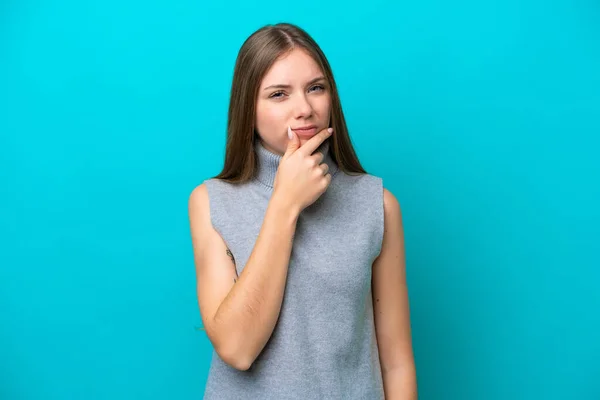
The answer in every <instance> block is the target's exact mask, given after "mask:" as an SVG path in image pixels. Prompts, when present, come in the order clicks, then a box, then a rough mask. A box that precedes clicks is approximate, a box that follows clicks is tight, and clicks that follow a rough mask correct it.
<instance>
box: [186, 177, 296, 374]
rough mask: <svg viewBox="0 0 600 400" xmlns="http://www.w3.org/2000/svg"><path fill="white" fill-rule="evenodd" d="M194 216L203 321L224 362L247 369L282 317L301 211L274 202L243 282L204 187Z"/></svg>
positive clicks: (193, 199)
mask: <svg viewBox="0 0 600 400" xmlns="http://www.w3.org/2000/svg"><path fill="white" fill-rule="evenodd" d="M189 216H190V224H191V233H192V244H193V248H194V258H195V264H196V276H197V292H198V304H199V307H200V312H201V315H202V323H203V324H204V327H205V329H206V333H207V335H208V337H209V339H210V341H211V342H212V344H213V347H214V348H215V351H216V352H217V353H218V354H219V356H220V357H221V359H223V361H225V362H226V363H227V364H229V365H231V366H233V367H234V368H237V369H240V370H247V369H248V368H250V366H251V365H252V362H254V360H255V358H256V357H257V356H258V354H259V353H260V352H261V351H262V349H263V347H264V346H265V344H266V343H267V341H268V340H269V338H270V336H271V334H272V332H273V329H274V327H275V324H276V322H277V319H278V318H279V311H280V309H281V303H282V299H283V293H284V288H285V283H286V279H287V272H288V264H289V259H290V253H291V250H292V241H293V236H294V232H295V231H296V222H297V219H298V213H297V212H296V211H294V210H293V209H292V208H291V207H289V206H288V205H286V204H285V203H284V202H283V201H279V200H278V198H275V197H272V198H271V201H270V202H269V205H268V207H267V211H266V213H265V217H264V220H263V224H262V227H261V230H260V233H259V235H258V238H257V240H256V243H255V245H254V249H253V250H252V253H251V255H250V257H249V258H248V262H247V263H246V265H245V267H244V270H243V272H242V274H240V276H239V278H238V277H237V275H236V269H235V260H234V257H233V255H232V254H231V252H230V251H229V249H228V248H227V246H226V245H225V242H224V241H223V238H221V236H220V235H219V233H218V232H217V231H216V230H215V229H214V228H213V226H212V224H211V222H210V210H209V201H208V193H207V190H206V187H205V185H204V184H202V185H200V186H198V187H197V188H196V189H194V191H193V192H192V194H191V195H190V199H189Z"/></svg>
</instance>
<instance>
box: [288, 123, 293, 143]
mask: <svg viewBox="0 0 600 400" xmlns="http://www.w3.org/2000/svg"><path fill="white" fill-rule="evenodd" d="M288 138H290V140H292V128H290V126H289V125H288Z"/></svg>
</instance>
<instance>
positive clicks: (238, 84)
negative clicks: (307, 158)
mask: <svg viewBox="0 0 600 400" xmlns="http://www.w3.org/2000/svg"><path fill="white" fill-rule="evenodd" d="M295 48H302V49H303V50H305V51H306V52H307V53H308V54H309V55H310V56H311V57H312V58H313V59H314V60H315V62H316V63H317V65H319V66H320V67H321V70H322V71H323V74H324V75H325V78H326V79H327V81H328V84H329V87H330V96H331V118H330V127H333V129H334V131H333V132H334V133H333V135H332V136H331V137H330V138H329V139H327V140H330V141H331V142H330V151H331V157H332V159H333V161H335V163H336V164H337V165H338V167H339V169H340V170H341V171H344V172H346V173H348V174H365V173H366V171H365V170H364V169H363V167H362V166H361V164H360V162H359V160H358V157H357V155H356V152H355V151H354V147H353V146H352V142H351V140H350V136H349V135H348V128H347V127H346V120H345V118H344V113H343V111H342V105H341V101H340V98H339V94H338V91H337V87H336V84H335V80H334V78H333V73H332V71H331V67H330V65H329V62H328V61H327V58H326V57H325V54H324V53H323V51H322V50H321V48H320V47H319V45H318V44H317V43H316V42H315V41H314V40H313V39H312V38H311V37H310V35H309V34H308V33H307V32H305V31H304V30H302V29H301V28H299V27H298V26H295V25H292V24H288V23H279V24H276V25H266V26H264V27H262V28H260V29H259V30H257V31H256V32H254V33H253V34H252V35H250V37H248V39H246V41H245V42H244V43H243V45H242V47H241V48H240V51H239V53H238V56H237V59H236V63H235V68H234V73H233V82H232V86H231V95H230V100H229V113H228V120H227V144H226V149H225V163H224V166H223V170H222V171H221V172H220V173H219V175H217V176H216V177H215V178H217V179H222V180H225V181H228V182H231V183H243V182H246V181H248V180H250V179H252V177H253V176H254V174H255V173H256V167H257V162H256V158H257V156H256V153H255V149H254V144H255V141H256V140H258V138H257V137H256V136H257V133H256V129H255V118H256V115H255V114H256V100H257V97H258V91H259V88H260V84H261V82H262V80H263V78H264V76H265V75H266V73H267V72H268V71H269V69H270V68H271V66H272V65H273V64H274V63H275V61H277V59H278V58H279V57H281V56H282V55H284V54H285V53H287V52H290V51H292V50H293V49H295Z"/></svg>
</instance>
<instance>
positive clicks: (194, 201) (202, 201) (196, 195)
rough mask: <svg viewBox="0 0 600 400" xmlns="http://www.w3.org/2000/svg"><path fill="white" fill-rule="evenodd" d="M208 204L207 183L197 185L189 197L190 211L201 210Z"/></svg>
mask: <svg viewBox="0 0 600 400" xmlns="http://www.w3.org/2000/svg"><path fill="white" fill-rule="evenodd" d="M207 206H208V189H207V188H206V184H205V183H201V184H200V185H198V186H196V187H195V188H194V189H193V190H192V192H191V193H190V196H189V198H188V208H189V210H190V211H192V210H193V211H199V209H203V208H206V207H207Z"/></svg>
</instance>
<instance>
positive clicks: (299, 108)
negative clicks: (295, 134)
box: [294, 95, 312, 118]
mask: <svg viewBox="0 0 600 400" xmlns="http://www.w3.org/2000/svg"><path fill="white" fill-rule="evenodd" d="M311 114H312V106H311V104H310V102H309V101H308V100H307V99H306V97H305V96H303V95H300V96H297V98H296V100H295V101H294V115H295V116H296V118H306V117H310V115H311Z"/></svg>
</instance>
